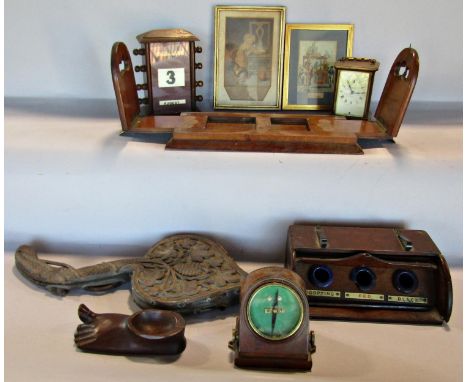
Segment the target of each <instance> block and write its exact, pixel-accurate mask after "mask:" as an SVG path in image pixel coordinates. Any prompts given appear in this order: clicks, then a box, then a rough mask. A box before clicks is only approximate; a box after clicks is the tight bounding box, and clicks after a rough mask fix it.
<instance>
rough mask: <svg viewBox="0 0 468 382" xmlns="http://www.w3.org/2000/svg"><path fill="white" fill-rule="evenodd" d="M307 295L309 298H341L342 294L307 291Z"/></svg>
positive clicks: (330, 291)
mask: <svg viewBox="0 0 468 382" xmlns="http://www.w3.org/2000/svg"><path fill="white" fill-rule="evenodd" d="M306 293H307V296H314V297H333V298H341V292H340V291H337V290H318V289H307V291H306Z"/></svg>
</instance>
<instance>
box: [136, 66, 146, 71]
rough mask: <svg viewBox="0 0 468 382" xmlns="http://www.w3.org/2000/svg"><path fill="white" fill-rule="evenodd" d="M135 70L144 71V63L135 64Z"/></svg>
mask: <svg viewBox="0 0 468 382" xmlns="http://www.w3.org/2000/svg"><path fill="white" fill-rule="evenodd" d="M135 72H146V65H137V66H135Z"/></svg>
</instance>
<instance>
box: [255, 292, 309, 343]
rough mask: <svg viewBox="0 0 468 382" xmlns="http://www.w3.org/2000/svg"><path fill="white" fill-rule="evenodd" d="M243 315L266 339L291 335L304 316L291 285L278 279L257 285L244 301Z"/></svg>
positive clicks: (276, 338) (301, 305) (280, 338)
mask: <svg viewBox="0 0 468 382" xmlns="http://www.w3.org/2000/svg"><path fill="white" fill-rule="evenodd" d="M247 318H248V322H249V325H250V327H251V328H252V330H253V331H254V332H255V333H257V334H258V335H260V336H262V337H263V338H266V339H269V340H283V339H285V338H288V337H291V336H292V335H293V334H294V333H296V331H297V330H298V329H299V327H300V326H301V323H302V321H303V319H304V307H303V304H302V301H301V299H300V297H299V295H298V294H297V292H296V291H294V289H292V288H290V287H289V286H286V285H284V284H280V283H270V284H266V285H263V286H261V287H260V288H258V289H257V290H256V291H255V292H254V293H252V295H251V296H250V298H249V301H248V303H247Z"/></svg>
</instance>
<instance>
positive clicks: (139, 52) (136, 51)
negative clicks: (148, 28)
mask: <svg viewBox="0 0 468 382" xmlns="http://www.w3.org/2000/svg"><path fill="white" fill-rule="evenodd" d="M133 54H134V55H135V56H144V55H145V50H144V49H133Z"/></svg>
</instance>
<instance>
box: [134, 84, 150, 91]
mask: <svg viewBox="0 0 468 382" xmlns="http://www.w3.org/2000/svg"><path fill="white" fill-rule="evenodd" d="M136 88H137V90H148V84H137V86H136Z"/></svg>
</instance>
